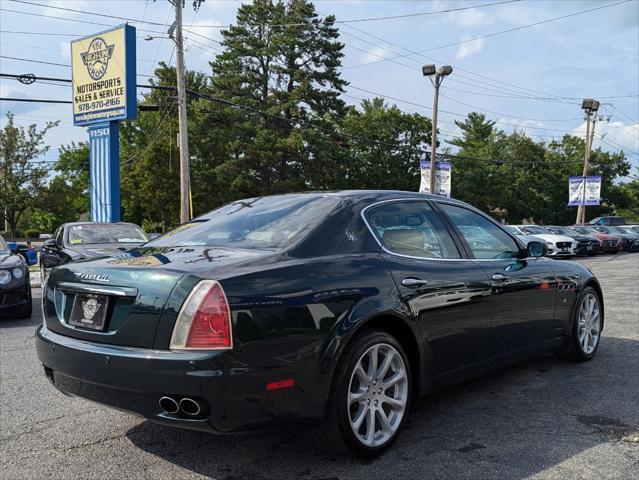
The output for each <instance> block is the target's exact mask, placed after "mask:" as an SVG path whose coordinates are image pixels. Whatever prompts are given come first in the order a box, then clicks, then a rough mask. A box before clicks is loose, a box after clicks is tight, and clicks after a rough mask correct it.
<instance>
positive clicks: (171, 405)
mask: <svg viewBox="0 0 639 480" xmlns="http://www.w3.org/2000/svg"><path fill="white" fill-rule="evenodd" d="M160 408H161V409H162V410H164V411H165V412H166V413H178V412H179V411H180V406H179V405H178V402H176V401H175V400H173V399H172V398H171V397H160Z"/></svg>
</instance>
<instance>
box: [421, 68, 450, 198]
mask: <svg viewBox="0 0 639 480" xmlns="http://www.w3.org/2000/svg"><path fill="white" fill-rule="evenodd" d="M451 73H453V67H451V66H450V65H444V66H442V67H440V68H439V70H436V69H435V65H433V64H430V65H424V66H423V67H422V75H423V76H425V77H429V78H430V82H431V83H432V84H433V87H435V93H434V96H433V122H432V123H433V125H432V127H433V130H432V134H431V153H430V193H431V194H434V193H436V192H435V183H436V182H435V179H436V177H437V172H436V171H435V170H436V166H437V110H438V106H439V87H440V86H441V84H442V82H443V81H444V77H445V76H447V75H450V74H451ZM433 75H435V80H434V81H433V79H432V76H433Z"/></svg>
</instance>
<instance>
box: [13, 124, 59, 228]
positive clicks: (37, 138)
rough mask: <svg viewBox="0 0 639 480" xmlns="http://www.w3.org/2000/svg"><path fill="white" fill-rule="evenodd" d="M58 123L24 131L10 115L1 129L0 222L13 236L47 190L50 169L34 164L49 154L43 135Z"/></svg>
mask: <svg viewBox="0 0 639 480" xmlns="http://www.w3.org/2000/svg"><path fill="white" fill-rule="evenodd" d="M58 123H59V122H47V123H46V124H45V126H44V128H42V129H41V130H38V129H37V128H36V125H35V124H33V125H30V126H29V127H27V128H24V127H19V126H16V125H15V124H14V120H13V114H11V113H7V124H6V125H5V127H4V128H3V129H2V130H0V222H4V221H5V220H6V222H7V223H8V225H9V233H10V236H15V235H16V234H17V227H18V222H19V221H20V218H21V217H22V215H23V214H24V212H25V211H26V210H27V209H28V208H30V207H33V206H35V205H36V202H37V199H38V196H39V195H40V194H41V193H42V191H43V190H44V188H45V183H46V177H47V174H48V172H49V169H48V168H47V167H44V166H41V164H35V163H31V162H32V160H35V159H36V158H38V157H39V156H41V155H44V154H45V153H46V152H48V151H49V147H48V146H45V145H44V136H45V135H46V133H47V132H48V131H49V130H50V129H51V128H53V127H55V126H57V125H58Z"/></svg>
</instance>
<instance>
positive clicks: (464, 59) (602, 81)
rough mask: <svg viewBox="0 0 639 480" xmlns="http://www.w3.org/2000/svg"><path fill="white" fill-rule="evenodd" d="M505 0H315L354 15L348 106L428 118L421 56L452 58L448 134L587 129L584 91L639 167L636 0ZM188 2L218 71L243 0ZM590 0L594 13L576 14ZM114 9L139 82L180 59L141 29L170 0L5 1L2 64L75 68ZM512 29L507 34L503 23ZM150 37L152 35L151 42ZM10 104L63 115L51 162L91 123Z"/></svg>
mask: <svg viewBox="0 0 639 480" xmlns="http://www.w3.org/2000/svg"><path fill="white" fill-rule="evenodd" d="M497 2H500V0H479V1H471V0H432V1H427V0H424V1H403V0H392V1H385V0H360V1H338V0H320V1H316V2H315V6H316V9H317V11H318V13H319V14H320V16H326V15H330V14H333V15H335V16H336V18H337V20H338V21H344V22H345V23H342V24H340V25H339V27H340V33H341V37H340V40H341V41H342V42H343V43H344V44H345V45H346V46H345V48H344V53H345V57H344V59H343V68H342V77H343V78H344V79H345V80H347V81H348V82H349V86H348V87H347V88H346V91H347V94H345V95H344V100H345V101H346V102H347V103H350V104H359V103H360V102H361V99H363V98H370V97H372V96H384V97H386V99H387V102H388V103H389V104H396V105H397V106H398V107H400V108H401V109H402V110H404V111H407V112H418V113H421V114H424V115H427V116H429V117H430V116H431V114H432V109H431V108H430V107H431V105H432V99H433V87H432V86H431V84H430V82H429V80H428V79H426V78H424V77H423V76H422V73H421V66H422V65H423V64H426V63H435V64H436V65H438V66H439V65H442V64H449V65H452V66H453V73H452V74H451V75H450V76H449V77H447V78H446V79H444V82H443V85H442V87H441V96H440V101H439V112H440V113H439V130H440V139H443V140H444V141H445V140H446V139H451V138H453V137H454V136H458V135H459V133H460V130H459V128H458V127H457V126H456V125H455V124H454V120H463V118H464V117H465V116H466V114H467V113H468V112H471V111H478V112H482V113H484V114H486V116H487V117H488V118H489V119H491V120H494V121H496V122H497V126H498V127H499V128H501V129H503V130H505V131H507V132H511V131H513V129H518V130H520V131H522V130H523V131H524V132H525V133H526V134H527V135H529V136H531V137H532V138H533V139H535V140H541V139H545V140H547V141H549V140H551V139H552V138H561V137H562V136H563V135H564V134H565V133H572V134H575V135H579V136H582V137H583V136H584V133H585V122H584V117H583V112H582V111H581V99H583V98H586V97H590V98H595V99H598V100H599V101H600V102H601V103H602V107H601V108H600V114H601V119H600V121H598V122H597V124H596V132H595V136H596V140H595V143H594V147H595V148H597V147H601V148H602V149H604V150H607V151H611V152H616V151H619V150H621V149H623V150H624V151H625V152H626V153H627V155H628V159H629V160H630V161H631V162H632V164H633V167H634V168H636V169H639V0H626V1H622V0H607V1H599V0H562V1H556V0H555V1H549V0H522V1H510V2H504V3H501V4H498V5H489V4H494V3H497ZM501 2H503V0H501ZM186 3H187V5H186V8H185V14H184V25H185V27H184V28H185V29H186V30H188V31H187V32H185V35H186V45H187V51H186V65H187V68H189V69H194V70H199V71H202V72H206V73H210V67H209V65H208V62H209V61H210V60H211V59H212V58H213V57H214V56H215V55H216V54H217V53H218V52H219V51H220V48H221V47H220V44H219V41H220V40H221V35H220V31H221V27H223V26H225V25H229V24H232V23H234V20H235V14H236V11H237V8H238V7H239V5H240V3H241V2H240V1H238V0H206V1H205V2H204V4H203V5H202V7H201V8H200V9H199V10H198V11H194V10H193V9H192V8H191V1H190V0H187V2H186ZM51 7H57V8H51ZM467 7H474V8H467ZM602 7H603V8H602ZM60 8H62V9H73V10H81V11H83V12H90V13H92V14H93V15H90V14H87V13H78V12H72V11H67V10H60ZM593 9H595V10H593ZM445 10H453V11H448V12H445ZM585 10H592V11H590V12H586V13H579V14H578V12H583V11H585ZM442 11H444V12H442ZM18 12H24V13H18ZM25 13H27V14H25ZM96 14H97V15H96ZM43 15H44V16H43ZM109 15H110V16H118V17H126V18H130V19H134V20H136V21H131V22H129V23H130V24H132V25H134V26H135V27H136V28H137V29H138V31H137V36H138V39H137V57H138V62H137V70H138V75H139V77H138V82H139V83H145V82H147V81H148V78H147V77H143V76H142V75H152V72H153V70H154V68H155V66H156V65H157V63H158V61H165V62H167V63H172V64H175V57H174V55H173V44H172V41H171V40H169V39H167V38H162V37H166V35H165V34H162V33H159V34H158V33H151V32H148V31H144V30H153V31H154V32H164V31H166V27H162V26H157V25H151V24H148V23H144V22H156V23H160V24H170V23H171V22H172V20H173V10H172V7H171V5H170V4H169V2H168V0H157V1H155V2H154V1H147V0H49V1H47V0H27V1H14V0H0V73H8V74H24V73H33V74H35V75H38V76H48V77H55V78H70V76H71V72H70V68H69V67H68V66H64V65H65V64H68V63H69V61H70V55H69V52H70V47H69V42H70V41H71V40H72V39H73V38H77V37H82V36H85V35H89V34H93V33H96V32H99V31H102V30H104V29H105V28H106V27H105V26H104V25H114V26H115V25H118V24H120V23H123V22H122V21H121V20H118V19H114V18H109V17H108V16H109ZM380 17H384V18H382V19H380ZM388 17H399V18H388ZM558 17H565V18H558ZM355 20H357V21H355ZM91 22H93V23H91ZM96 24H99V25H96ZM530 24H537V25H532V26H528V25H530ZM506 30H512V31H510V32H506V33H500V32H504V31H506ZM149 35H151V36H153V37H155V38H153V39H148V40H145V38H146V37H148V36H149ZM479 37H482V38H479ZM416 53H417V54H416ZM5 57H15V58H21V59H28V60H36V61H43V62H48V63H44V64H43V63H33V62H26V61H23V60H16V59H9V58H5ZM52 64H53V65H52ZM55 64H58V65H55ZM371 92H373V93H371ZM0 97H11V98H32V99H56V100H60V99H62V100H70V99H71V88H70V87H69V86H66V85H60V84H51V83H47V84H45V83H41V82H37V83H36V84H33V85H23V84H21V83H19V82H17V81H16V80H13V79H7V78H0ZM8 111H11V112H13V113H14V114H15V115H16V123H18V124H19V125H29V124H32V123H37V124H39V125H43V124H44V122H46V121H52V120H60V121H61V124H60V126H58V127H56V128H54V129H53V130H51V131H50V132H49V133H48V134H47V137H46V142H47V144H49V145H50V146H51V150H50V152H49V153H47V154H46V155H45V156H43V157H42V158H41V159H40V160H42V161H54V160H55V159H56V158H57V149H58V147H59V146H60V145H65V144H69V143H70V142H73V141H75V142H78V141H83V140H87V139H88V136H87V131H86V128H83V127H75V126H73V124H72V112H71V106H70V105H55V104H38V103H18V102H11V101H1V102H0V127H2V126H4V125H5V124H6V113H7V112H8ZM575 173H576V174H580V172H575ZM633 173H634V174H635V175H636V174H637V170H635V171H634V172H633Z"/></svg>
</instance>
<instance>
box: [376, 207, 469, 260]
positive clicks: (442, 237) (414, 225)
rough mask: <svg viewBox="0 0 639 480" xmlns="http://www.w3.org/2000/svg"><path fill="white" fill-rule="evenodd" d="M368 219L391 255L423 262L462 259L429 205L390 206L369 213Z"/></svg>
mask: <svg viewBox="0 0 639 480" xmlns="http://www.w3.org/2000/svg"><path fill="white" fill-rule="evenodd" d="M366 217H367V220H368V223H369V224H370V225H371V227H372V228H373V229H374V230H375V233H376V234H377V236H378V237H379V239H380V240H381V242H382V244H383V245H384V247H385V248H386V249H387V250H388V251H390V252H393V253H397V254H400V255H410V256H411V257H422V258H461V256H460V254H459V251H458V250H457V247H456V246H455V243H454V242H453V239H452V237H451V236H450V234H449V233H448V232H447V231H446V229H445V227H444V225H443V224H442V222H441V220H440V219H439V217H438V215H437V213H436V212H435V211H434V210H433V209H432V208H431V207H430V206H429V205H428V204H427V203H423V202H397V203H387V204H385V205H380V206H379V207H375V208H372V209H370V210H369V211H367V212H366Z"/></svg>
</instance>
